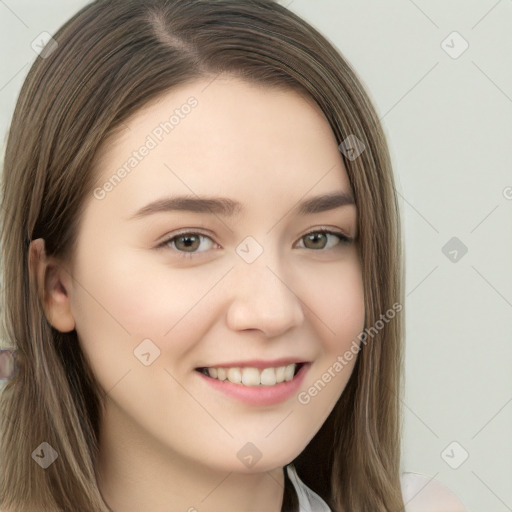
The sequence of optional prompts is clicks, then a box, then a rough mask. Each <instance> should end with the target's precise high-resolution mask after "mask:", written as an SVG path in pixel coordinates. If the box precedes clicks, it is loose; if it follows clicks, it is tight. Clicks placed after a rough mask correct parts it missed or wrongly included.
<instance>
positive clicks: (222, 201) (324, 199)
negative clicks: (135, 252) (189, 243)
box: [128, 192, 355, 220]
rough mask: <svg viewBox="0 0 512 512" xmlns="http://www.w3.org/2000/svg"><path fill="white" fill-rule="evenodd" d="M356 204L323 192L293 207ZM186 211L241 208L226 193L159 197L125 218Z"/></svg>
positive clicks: (225, 212)
mask: <svg viewBox="0 0 512 512" xmlns="http://www.w3.org/2000/svg"><path fill="white" fill-rule="evenodd" d="M347 205H355V202H354V198H353V196H352V194H350V193H347V192H336V193H333V194H323V195H320V196H315V197H311V198H309V199H305V200H303V201H301V202H300V203H299V204H298V205H297V206H296V207H295V208H294V209H293V210H292V211H293V213H294V214H296V215H313V214H315V213H321V212H326V211H329V210H334V209H336V208H340V207H341V206H347ZM172 211H187V212H194V213H209V214H213V215H221V216H225V217H234V216H238V215H240V214H241V213H242V212H243V211H244V207H243V205H242V203H240V202H238V201H234V200H233V199H228V198H226V197H197V196H176V197H166V198H163V199H158V200H156V201H153V202H152V203H149V204H147V205H146V206H143V207H142V208H140V209H139V210H138V211H137V212H135V213H134V214H133V215H131V216H130V217H128V220H132V219H140V218H143V217H147V216H149V215H152V214H155V213H163V212H172Z"/></svg>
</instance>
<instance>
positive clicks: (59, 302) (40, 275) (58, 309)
mask: <svg viewBox="0 0 512 512" xmlns="http://www.w3.org/2000/svg"><path fill="white" fill-rule="evenodd" d="M29 266H30V271H31V272H32V273H33V274H32V275H33V276H34V277H35V279H36V282H37V290H38V294H39V297H40V300H41V302H42V304H43V308H44V313H45V315H46V318H47V319H48V322H50V324H51V325H52V326H53V327H54V328H55V329H57V330H58V331H61V332H70V331H72V330H73V329H74V328H75V319H74V317H73V314H72V312H71V304H70V296H69V293H70V291H71V286H72V280H71V275H70V273H69V272H68V271H67V270H66V269H65V268H64V266H63V265H62V264H61V263H60V262H58V261H57V260H56V259H54V258H48V257H47V255H46V252H45V242H44V239H42V238H38V239H37V240H33V241H32V242H31V244H30V248H29Z"/></svg>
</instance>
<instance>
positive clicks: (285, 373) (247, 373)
mask: <svg viewBox="0 0 512 512" xmlns="http://www.w3.org/2000/svg"><path fill="white" fill-rule="evenodd" d="M304 364H305V363H292V364H289V365H286V366H279V367H276V368H263V369H259V368H253V367H233V368H222V367H219V368H196V371H198V372H200V373H202V374H204V375H206V376H207V377H209V378H212V379H215V380H219V381H222V382H230V383H232V384H240V385H242V386H275V385H276V384H281V383H282V382H289V381H291V380H292V379H293V378H294V377H295V376H296V375H297V373H298V372H299V370H300V369H301V368H302V367H303V366H304Z"/></svg>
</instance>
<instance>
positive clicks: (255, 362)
mask: <svg viewBox="0 0 512 512" xmlns="http://www.w3.org/2000/svg"><path fill="white" fill-rule="evenodd" d="M308 362H309V361H306V360H305V359H301V358H299V357H283V358H281V359H273V360H272V361H270V360H267V361H264V360H262V359H252V360H250V361H230V362H229V363H215V364H210V365H208V366H200V367H199V368H237V367H238V368H243V367H251V368H277V367H279V366H288V365H289V364H292V363H296V364H299V363H308Z"/></svg>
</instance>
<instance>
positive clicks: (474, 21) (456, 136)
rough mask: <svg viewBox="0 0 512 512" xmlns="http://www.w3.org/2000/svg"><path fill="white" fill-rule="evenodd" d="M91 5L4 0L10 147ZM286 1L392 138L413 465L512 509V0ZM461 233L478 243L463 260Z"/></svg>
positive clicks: (0, 117)
mask: <svg viewBox="0 0 512 512" xmlns="http://www.w3.org/2000/svg"><path fill="white" fill-rule="evenodd" d="M86 3H87V2H85V1H79V0H74V1H73V0H58V1H51V2H50V1H42V0H41V1H25V0H23V1H22V0H0V20H1V24H0V38H1V39H0V41H1V44H0V48H1V50H0V51H1V57H2V67H1V70H0V134H1V136H0V140H1V147H0V150H1V152H2V154H3V151H4V147H5V134H6V130H7V127H8V124H9V121H10V118H11V115H12V112H13V109H14V104H15V101H16V98H17V95H18V92H19V89H20V87H21V84H22V81H23V79H24V78H25V76H26V74H27V72H28V69H29V66H30V64H31V63H32V62H33V60H34V58H35V53H34V51H33V50H32V48H31V43H32V41H33V40H34V39H35V38H36V37H37V36H38V35H39V34H40V33H41V32H43V31H46V32H49V33H51V34H52V33H54V32H55V31H56V30H57V29H58V28H59V27H60V25H61V24H62V23H63V22H64V21H65V20H67V19H68V18H69V17H70V16H72V15H73V14H74V13H75V12H76V11H77V10H78V9H79V8H81V7H82V6H84V5H85V4H86ZM282 3H283V4H284V5H288V6H289V7H290V9H292V10H293V11H295V12H296V13H298V14H299V15H302V16H303V17H304V18H306V19H307V20H308V21H309V22H311V23H312V24H313V25H314V26H316V27H317V28H318V29H319V30H320V31H321V32H323V33H324V34H325V35H326V36H327V37H328V38H329V39H330V40H331V41H332V42H333V43H334V44H335V45H336V46H337V47H338V48H340V50H341V52H342V53H343V54H344V55H345V57H346V58H347V59H348V60H349V62H350V63H351V64H353V66H354V67H355V69H356V71H357V72H358V74H359V76H360V78H361V79H362V81H363V83H364V84H365V85H366V87H367V89H368V90H369V92H370V95H371V97H372V99H373V101H374V103H375V105H376V108H377V111H378V112H379V116H380V118H381V120H382V123H383V125H384V128H385V130H386V134H387V136H388V140H389V145H390V150H391V154H392V158H393V162H394V168H395V174H396V180H397V190H398V192H399V194H400V197H401V209H402V217H403V222H404V239H405V243H406V285H405V289H406V304H405V312H406V328H407V339H406V345H407V349H406V367H407V371H406V396H405V400H404V411H405V416H404V427H405V435H404V442H403V452H404V455H403V469H404V470H405V471H413V472H418V473H423V474H425V475H429V476H431V477H435V478H436V479H437V480H439V481H441V482H443V483H444V484H446V485H447V486H448V487H449V488H450V489H452V490H453V491H454V492H455V493H456V494H457V495H458V496H459V497H460V498H461V500H462V501H463V502H464V503H465V505H466V507H467V509H468V510H469V511H470V512H480V511H482V512H484V511H485V512H487V511H491V510H492V511H493V512H505V511H512V487H511V486H510V482H511V481H512V441H511V437H512V436H511V434H512V371H511V362H512V343H511V341H512V334H511V332H512V322H511V319H512V314H511V313H512V258H511V255H512V188H507V187H512V171H511V151H510V149H511V142H512V123H511V121H510V119H511V116H512V65H511V63H512V35H511V34H512V1H511V0H500V1H495V0H490V1H476V0H473V1H467V0H465V1H462V0H459V1H451V2H446V1H442V0H435V1H429V2H427V1H426V0H423V1H420V0H417V1H412V0H397V1H389V0H388V1H386V2H383V1H377V0H374V1H355V0H350V1H348V0H347V1H339V0H338V1H336V0H315V1H313V0H293V1H292V2H290V0H284V1H283V2H282ZM453 31H457V32H458V33H459V34H460V36H462V38H464V39H465V40H466V41H467V43H468V44H469V47H468V49H467V50H466V51H465V52H464V53H462V54H461V55H460V56H459V57H458V58H452V57H451V56H450V55H449V54H448V53H447V52H446V51H445V49H444V48H443V47H446V46H447V45H449V46H451V47H452V48H451V50H450V51H451V52H452V53H453V52H456V51H457V50H458V49H460V48H461V40H457V39H456V37H457V36H455V39H454V37H453V36H451V37H450V38H448V39H447V41H446V43H444V45H442V42H443V41H444V40H445V39H446V38H447V37H448V36H449V35H450V34H451V33H452V32H453ZM507 196H508V198H507ZM452 237H457V238H458V239H459V240H460V241H461V242H462V243H463V244H464V245H465V246H466V247H467V248H468V252H467V253H466V254H465V255H464V256H462V257H461V256H460V254H461V253H460V252H459V253H458V260H457V261H455V262H453V261H451V260H450V259H449V258H448V257H447V256H445V254H443V252H442V248H443V247H444V246H445V244H446V243H447V242H448V241H449V240H450V239H451V238H452ZM453 441H455V442H456V443H458V444H456V445H451V447H450V448H449V449H448V450H447V451H446V452H445V451H444V450H445V448H446V447H448V446H449V445H450V443H452V442H453ZM463 450H464V451H466V452H467V453H468V454H469V457H468V458H467V460H465V462H464V463H462V464H461V465H460V466H459V467H458V468H457V469H453V468H452V467H451V466H450V465H449V464H448V462H449V463H450V464H451V465H452V466H455V465H457V464H458V463H460V461H461V460H462V457H463V455H464V451H463ZM443 453H444V457H443V456H442V454H443ZM447 461H448V462H447Z"/></svg>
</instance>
